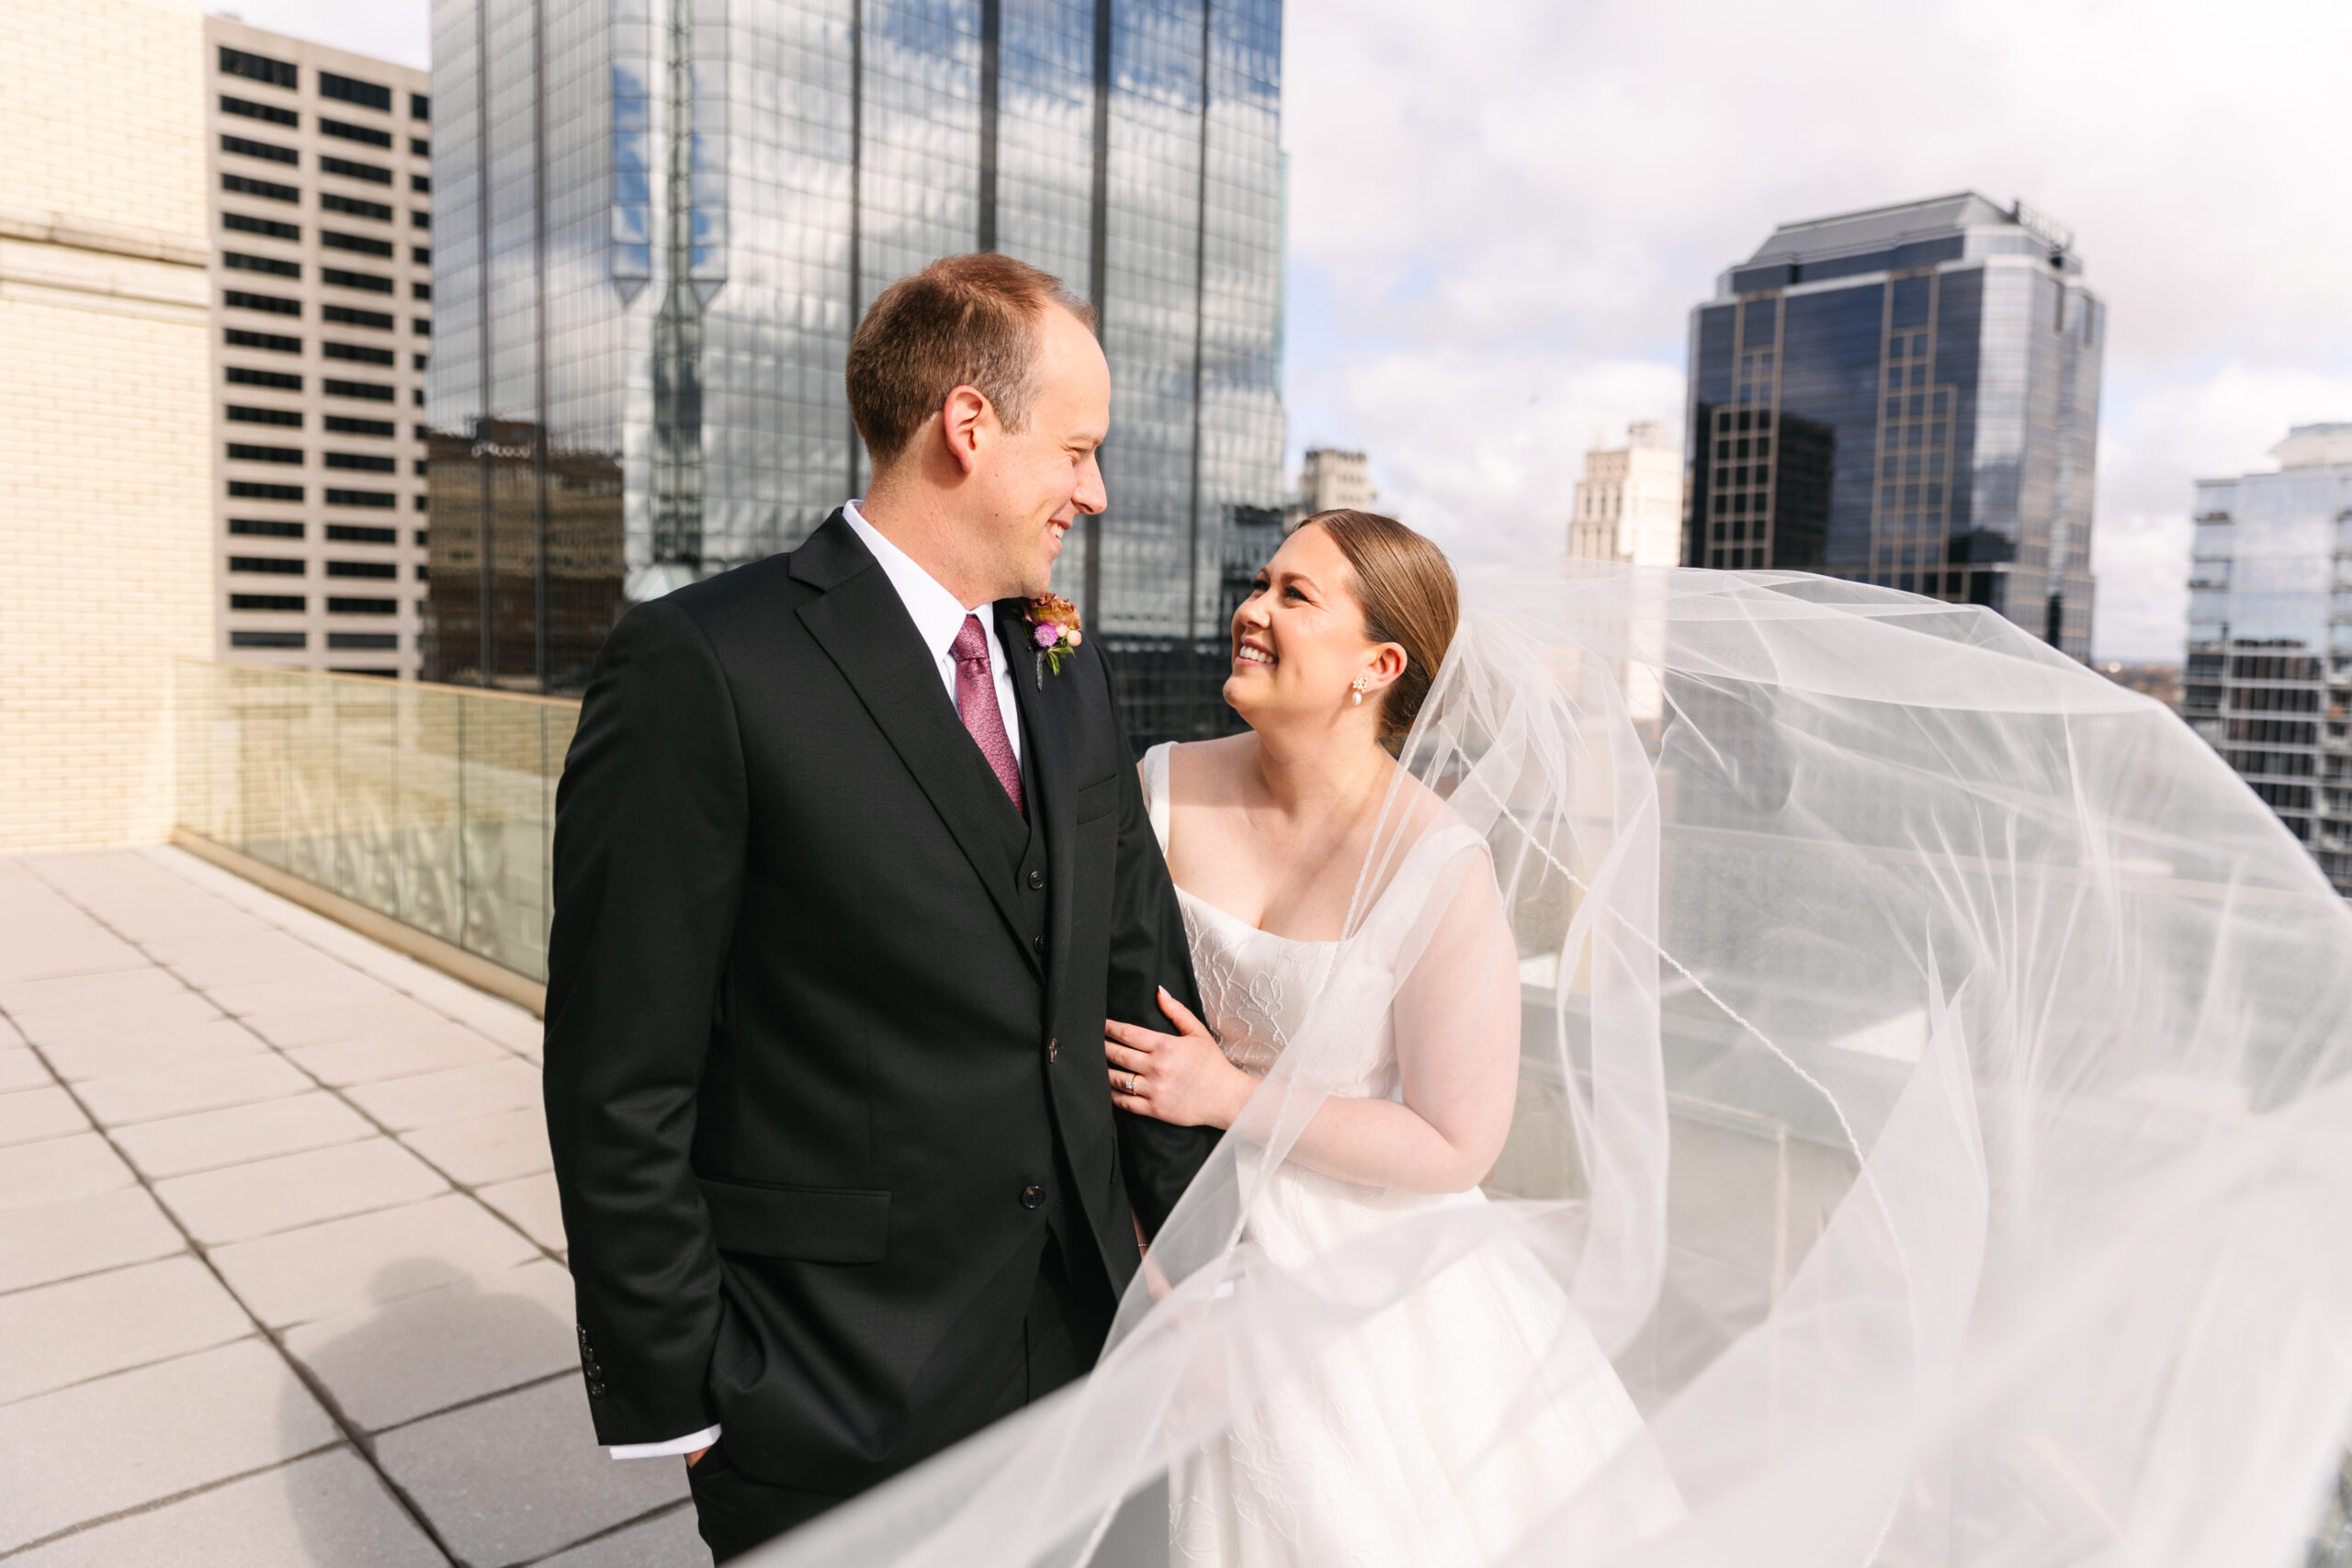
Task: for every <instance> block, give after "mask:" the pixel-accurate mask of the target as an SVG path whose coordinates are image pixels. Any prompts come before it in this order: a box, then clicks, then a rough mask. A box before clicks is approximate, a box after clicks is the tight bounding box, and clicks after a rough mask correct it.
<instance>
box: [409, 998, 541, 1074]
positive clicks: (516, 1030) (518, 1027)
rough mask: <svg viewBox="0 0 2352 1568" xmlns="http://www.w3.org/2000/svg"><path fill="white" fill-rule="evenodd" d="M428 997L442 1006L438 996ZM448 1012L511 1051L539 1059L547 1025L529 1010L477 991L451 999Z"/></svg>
mask: <svg viewBox="0 0 2352 1568" xmlns="http://www.w3.org/2000/svg"><path fill="white" fill-rule="evenodd" d="M428 1000H429V1001H431V1002H432V1004H433V1005H436V1006H437V1005H440V999H439V998H428ZM448 1012H449V1015H450V1016H451V1017H452V1018H455V1019H457V1020H458V1021H459V1022H460V1023H463V1024H464V1025H465V1026H466V1027H467V1028H469V1029H471V1030H474V1031H476V1032H479V1033H481V1034H486V1035H488V1036H489V1037H490V1038H491V1039H492V1040H495V1041H497V1042H498V1043H500V1044H501V1045H503V1046H505V1047H506V1048H507V1049H508V1050H510V1051H519V1052H521V1053H522V1054H523V1055H526V1056H528V1057H530V1058H531V1059H532V1060H533V1061H535V1062H536V1061H537V1060H538V1059H539V1045H540V1037H541V1036H542V1035H544V1034H545V1033H546V1032H547V1025H546V1024H544V1023H542V1022H541V1021H539V1020H538V1019H537V1017H536V1016H534V1015H533V1014H532V1013H531V1012H530V1011H529V1010H527V1009H524V1008H518V1007H516V1006H515V1004H514V1003H512V1002H507V1001H501V1000H500V999H499V998H496V997H492V996H487V995H485V994H483V993H482V992H480V991H476V992H473V993H472V994H471V995H469V996H467V997H464V998H450V999H449V1002H448Z"/></svg>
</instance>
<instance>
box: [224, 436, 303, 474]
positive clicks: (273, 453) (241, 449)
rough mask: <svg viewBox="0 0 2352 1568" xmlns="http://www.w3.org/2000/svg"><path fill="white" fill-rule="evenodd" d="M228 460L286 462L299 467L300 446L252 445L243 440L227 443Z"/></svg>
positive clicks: (234, 461) (300, 457)
mask: <svg viewBox="0 0 2352 1568" xmlns="http://www.w3.org/2000/svg"><path fill="white" fill-rule="evenodd" d="M229 460H230V461H231V462H232V463H288V464H291V465H294V466H295V467H298V468H299V467H300V465H301V462H302V449H301V448H300V446H247V445H246V444H244V443H243V442H239V441H232V442H231V443H229Z"/></svg>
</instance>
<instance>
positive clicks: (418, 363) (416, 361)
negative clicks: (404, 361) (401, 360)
mask: <svg viewBox="0 0 2352 1568" xmlns="http://www.w3.org/2000/svg"><path fill="white" fill-rule="evenodd" d="M427 357H428V356H427V355H422V354H412V355H409V356H408V358H409V368H410V369H412V370H419V371H421V370H423V369H424V366H425V360H426V359H427Z"/></svg>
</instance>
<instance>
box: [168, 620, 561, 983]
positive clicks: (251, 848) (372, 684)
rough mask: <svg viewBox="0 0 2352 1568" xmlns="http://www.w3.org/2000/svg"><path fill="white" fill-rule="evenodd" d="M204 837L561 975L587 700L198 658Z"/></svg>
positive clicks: (180, 747)
mask: <svg viewBox="0 0 2352 1568" xmlns="http://www.w3.org/2000/svg"><path fill="white" fill-rule="evenodd" d="M577 712H578V710H577V706H576V705H573V704H570V703H565V702H560V701H553V700H548V699H544V698H538V697H531V696H524V695H517V694H508V693H500V692H475V691H468V690H462V689H458V688H453V687H446V686H425V685H420V684H416V683H413V682H392V681H379V680H370V679H366V678H361V677H352V676H336V675H317V674H311V673H308V672H305V671H283V670H267V669H257V668H253V667H249V666H242V665H232V664H208V663H199V662H196V661H184V662H183V663H182V664H181V665H180V666H179V668H178V670H177V671H176V676H175V714H174V726H173V732H174V739H175V744H176V748H177V755H176V762H175V768H176V780H175V787H176V793H177V819H178V822H179V824H180V826H181V827H182V828H183V829H187V831H188V832H190V833H193V834H196V835H198V836H199V837H201V838H203V839H206V840H209V841H211V842H213V843H216V844H219V845H220V846H222V847H224V848H226V849H230V850H233V851H235V852H238V853H241V854H243V855H246V856H249V857H251V858H252V859H254V860H257V861H260V862H262V863H265V864H266V865H269V866H272V867H275V868H276V869H277V870H279V871H282V872H285V873H287V874H289V875H292V876H295V877H299V878H300V879H301V880H303V881H305V882H308V883H311V884H312V885H314V886H319V887H322V888H325V889H327V890H328V891H330V892H333V893H336V894H339V895H341V896H342V897H345V898H347V899H350V900H351V901H352V902H354V903H356V904H359V905H361V906H363V907H365V908H369V909H372V910H375V911H376V912H378V913H379V914H383V915H387V916H389V917H390V918H391V919H396V920H400V921H401V922H403V923H405V924H407V925H410V926H413V927H415V928H416V929H417V930H419V931H424V932H426V933H427V934H429V935H432V936H435V937H437V938H439V939H441V940H442V941H444V942H449V943H452V944H453V945H455V946H458V947H459V948H462V949H464V950H465V951H467V952H469V953H474V954H476V955H477V956H479V957H482V958H486V959H488V960H490V961H491V962H492V963H494V964H502V965H503V966H504V967H506V968H509V969H512V970H515V972H517V973H519V974H522V975H525V976H529V977H531V978H533V979H540V980H543V979H545V978H546V974H547V934H548V915H549V909H550V905H551V901H552V900H551V894H550V888H549V863H550V853H549V852H550V848H551V841H552V835H553V831H554V823H555V786H556V781H557V778H558V776H559V775H560V773H561V771H562V766H563V753H564V750H565V748H566V747H568V746H569V745H570V744H571V731H572V728H573V725H574V723H575V721H576V717H577Z"/></svg>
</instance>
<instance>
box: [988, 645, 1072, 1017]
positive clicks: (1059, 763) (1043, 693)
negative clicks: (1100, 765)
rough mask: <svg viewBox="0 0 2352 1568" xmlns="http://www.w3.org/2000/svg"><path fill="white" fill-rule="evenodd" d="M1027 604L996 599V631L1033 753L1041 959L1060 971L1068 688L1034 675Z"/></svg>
mask: <svg viewBox="0 0 2352 1568" xmlns="http://www.w3.org/2000/svg"><path fill="white" fill-rule="evenodd" d="M1028 608H1029V607H1028V605H1027V604H1026V603H1025V602H1023V601H1022V600H1019V599H1000V600H998V601H997V602H996V635H997V640H998V641H999V642H1000V643H1001V644H1003V645H1004V652H1005V658H1006V659H1007V660H1011V662H1012V692H1013V701H1014V703H1015V705H1017V706H1018V707H1019V708H1020V710H1021V716H1022V727H1023V730H1024V731H1025V733H1026V734H1027V736H1028V739H1029V742H1030V749H1031V750H1032V751H1033V752H1034V753H1035V756H1034V758H1033V759H1032V760H1031V762H1030V765H1028V766H1025V767H1023V769H1022V784H1023V789H1024V790H1025V791H1026V792H1027V794H1028V798H1029V818H1030V820H1031V821H1032V822H1033V823H1035V825H1036V826H1037V828H1038V829H1039V830H1040V831H1042V832H1043V833H1044V834H1045V835H1046V886H1047V888H1048V890H1049V891H1048V892H1047V895H1046V973H1047V974H1048V976H1052V975H1056V974H1058V973H1059V972H1060V965H1061V962H1062V955H1063V954H1065V953H1068V952H1069V942H1070V906H1071V904H1072V903H1073V902H1074V901H1075V897H1076V892H1077V886H1078V846H1077V835H1076V829H1075V825H1074V824H1073V823H1072V822H1071V821H1070V810H1071V804H1072V803H1071V800H1070V792H1071V790H1072V789H1073V788H1074V787H1075V785H1074V784H1073V783H1072V775H1071V772H1070V768H1071V763H1070V752H1069V749H1070V739H1071V738H1070V730H1069V727H1070V725H1071V724H1072V723H1073V722H1074V717H1073V716H1072V714H1071V712H1070V703H1071V701H1072V697H1073V694H1072V692H1071V690H1070V689H1069V688H1068V687H1065V686H1064V685H1062V684H1061V680H1062V678H1061V677H1058V676H1056V675H1054V674H1052V673H1050V672H1048V673H1047V674H1046V678H1045V679H1044V680H1043V681H1042V682H1040V681H1039V680H1038V679H1037V672H1036V665H1037V660H1036V653H1035V649H1036V644H1035V643H1034V642H1032V641H1031V640H1030V627H1029V618H1028Z"/></svg>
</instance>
